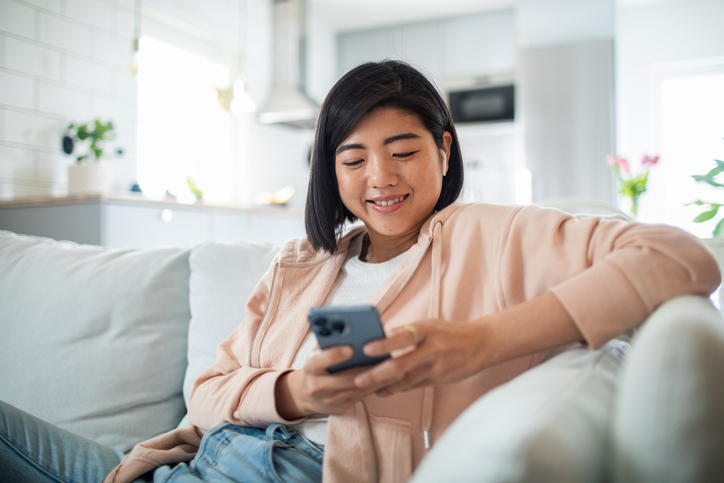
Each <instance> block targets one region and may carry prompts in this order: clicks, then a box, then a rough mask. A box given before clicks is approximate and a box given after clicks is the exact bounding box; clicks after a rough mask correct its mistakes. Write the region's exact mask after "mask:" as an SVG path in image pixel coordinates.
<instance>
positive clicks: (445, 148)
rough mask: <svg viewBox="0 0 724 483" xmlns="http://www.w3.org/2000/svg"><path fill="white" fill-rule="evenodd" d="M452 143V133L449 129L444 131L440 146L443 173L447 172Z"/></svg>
mask: <svg viewBox="0 0 724 483" xmlns="http://www.w3.org/2000/svg"><path fill="white" fill-rule="evenodd" d="M451 145H452V134H450V133H449V132H448V131H445V132H444V133H442V147H441V148H440V161H442V175H443V176H445V175H446V174H447V170H448V168H449V166H448V160H449V159H450V146H451Z"/></svg>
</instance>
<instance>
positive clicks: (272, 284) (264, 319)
mask: <svg viewBox="0 0 724 483" xmlns="http://www.w3.org/2000/svg"><path fill="white" fill-rule="evenodd" d="M277 268H279V262H276V263H275V264H274V271H273V272H272V279H271V285H270V286H269V303H267V305H266V307H265V308H264V313H263V314H261V320H259V323H258V324H257V326H256V330H254V335H252V336H251V343H250V344H249V367H253V366H252V365H251V358H252V354H253V353H254V341H255V340H256V335H257V334H258V333H259V329H260V328H261V326H262V325H263V324H265V323H266V314H267V312H269V307H270V306H271V304H272V295H273V293H274V280H275V279H276V277H277Z"/></svg>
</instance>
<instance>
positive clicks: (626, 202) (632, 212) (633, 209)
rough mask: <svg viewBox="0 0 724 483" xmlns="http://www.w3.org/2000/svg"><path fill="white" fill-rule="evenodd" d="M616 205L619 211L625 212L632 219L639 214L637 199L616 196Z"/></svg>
mask: <svg viewBox="0 0 724 483" xmlns="http://www.w3.org/2000/svg"><path fill="white" fill-rule="evenodd" d="M618 206H619V208H621V211H623V212H624V213H626V214H627V215H628V216H629V217H630V218H631V219H632V220H636V219H637V218H638V216H639V199H638V198H635V199H632V198H629V197H628V196H619V197H618Z"/></svg>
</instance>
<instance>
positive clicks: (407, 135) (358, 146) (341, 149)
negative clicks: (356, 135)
mask: <svg viewBox="0 0 724 483" xmlns="http://www.w3.org/2000/svg"><path fill="white" fill-rule="evenodd" d="M401 139H422V138H421V137H420V136H418V135H417V134H415V133H411V132H408V133H404V134H397V135H395V136H391V137H389V138H387V139H385V141H384V143H383V144H384V145H385V146H386V145H388V144H391V143H394V142H395V141H399V140H401ZM364 148H365V146H364V144H359V143H354V144H343V145H342V146H340V147H338V148H337V151H335V153H334V154H335V155H336V154H340V153H342V152H344V151H347V150H350V149H364Z"/></svg>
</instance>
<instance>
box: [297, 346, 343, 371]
mask: <svg viewBox="0 0 724 483" xmlns="http://www.w3.org/2000/svg"><path fill="white" fill-rule="evenodd" d="M353 353H354V351H353V350H352V347H351V346H348V345H345V346H339V347H331V348H329V349H325V350H320V351H315V352H314V353H313V354H312V355H310V356H309V357H308V358H307V360H306V362H305V364H304V365H305V367H306V368H307V369H308V370H310V371H313V372H316V373H327V372H328V371H327V369H328V368H329V367H330V366H333V365H335V364H339V363H340V362H344V361H346V360H347V359H349V358H350V357H352V354H353Z"/></svg>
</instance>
